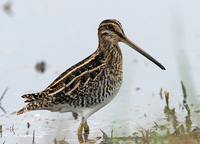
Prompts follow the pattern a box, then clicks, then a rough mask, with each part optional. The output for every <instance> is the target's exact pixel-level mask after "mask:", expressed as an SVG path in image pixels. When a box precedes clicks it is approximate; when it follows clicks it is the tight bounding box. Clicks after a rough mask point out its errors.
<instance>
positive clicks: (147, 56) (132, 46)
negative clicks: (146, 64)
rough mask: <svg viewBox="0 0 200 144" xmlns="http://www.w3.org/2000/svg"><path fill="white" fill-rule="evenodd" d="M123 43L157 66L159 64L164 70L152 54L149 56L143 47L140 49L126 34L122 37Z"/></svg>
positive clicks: (163, 68) (162, 67)
mask: <svg viewBox="0 0 200 144" xmlns="http://www.w3.org/2000/svg"><path fill="white" fill-rule="evenodd" d="M122 42H124V43H125V44H127V45H128V46H130V47H131V48H133V49H134V50H136V51H137V52H139V53H140V54H142V55H143V56H145V57H146V58H147V59H149V60H150V61H152V62H153V63H155V64H156V65H157V66H159V67H160V68H161V69H162V70H165V67H164V66H163V65H162V64H161V63H159V62H158V61H157V60H155V59H154V58H153V57H152V56H150V55H149V54H148V53H147V52H145V51H144V50H143V49H141V48H140V47H139V46H137V45H136V44H135V43H133V42H132V41H131V40H129V39H128V38H127V37H126V36H125V37H124V38H123V41H122Z"/></svg>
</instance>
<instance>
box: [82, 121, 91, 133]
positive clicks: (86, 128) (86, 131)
mask: <svg viewBox="0 0 200 144" xmlns="http://www.w3.org/2000/svg"><path fill="white" fill-rule="evenodd" d="M83 128H84V132H85V133H87V134H89V131H90V128H89V126H88V124H87V120H86V121H85V123H84V125H83Z"/></svg>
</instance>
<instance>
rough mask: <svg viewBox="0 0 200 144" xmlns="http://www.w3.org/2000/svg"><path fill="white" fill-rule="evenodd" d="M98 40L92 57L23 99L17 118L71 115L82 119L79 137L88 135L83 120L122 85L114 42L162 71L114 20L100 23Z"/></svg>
mask: <svg viewBox="0 0 200 144" xmlns="http://www.w3.org/2000/svg"><path fill="white" fill-rule="evenodd" d="M98 37H99V46H98V48H97V50H96V51H95V52H94V53H93V54H91V55H90V56H89V57H87V58H86V59H84V60H83V61H81V62H79V63H77V64H75V65H74V66H72V67H71V68H69V69H67V70H66V71H65V72H63V73H62V74H61V75H60V76H59V77H58V78H57V79H56V80H55V81H53V82H52V83H51V84H50V85H49V86H48V87H47V88H46V89H45V90H44V91H42V92H39V93H33V94H25V95H23V96H22V97H23V98H26V99H27V100H26V101H25V102H28V104H27V105H26V106H25V107H24V108H22V109H21V110H19V111H18V112H17V114H22V113H24V112H27V111H31V110H50V111H53V112H56V111H57V112H61V113H63V112H73V113H77V114H79V115H81V117H82V121H81V124H80V126H79V128H78V133H82V130H83V128H84V130H85V132H89V126H88V125H87V118H89V117H90V116H91V115H92V114H93V113H95V112H96V111H98V110H99V109H101V108H102V107H103V106H105V105H106V104H108V103H109V102H110V101H111V100H112V99H113V98H114V97H115V96H116V95H117V93H118V91H119V89H120V87H121V85H122V80H123V70H122V52H121V49H120V47H119V45H118V42H124V43H125V44H127V45H128V46H130V47H131V48H133V49H135V50H136V51H137V52H139V53H140V54H142V55H144V56H145V57H146V58H148V59H149V60H151V61H152V62H154V63H155V64H156V65H158V66H159V67H160V68H161V69H163V70H165V67H164V66H163V65H161V64H160V63H159V62H158V61H156V60H155V59H154V58H153V57H151V56H150V55H149V54H148V53H146V52H145V51H144V50H142V49H141V48H139V47H138V46H137V45H136V44H134V43H133V42H131V41H130V40H129V39H128V38H127V37H126V36H125V34H124V31H123V29H122V25H121V24H120V22H119V21H117V20H114V19H107V20H104V21H103V22H101V24H100V25H99V28H98Z"/></svg>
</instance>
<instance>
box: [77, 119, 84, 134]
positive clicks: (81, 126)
mask: <svg viewBox="0 0 200 144" xmlns="http://www.w3.org/2000/svg"><path fill="white" fill-rule="evenodd" d="M84 123H85V118H84V117H82V119H81V123H80V125H79V127H78V134H82V131H83V128H84Z"/></svg>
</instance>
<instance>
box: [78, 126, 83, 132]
mask: <svg viewBox="0 0 200 144" xmlns="http://www.w3.org/2000/svg"><path fill="white" fill-rule="evenodd" d="M82 131H83V123H80V125H79V127H78V134H82Z"/></svg>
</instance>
